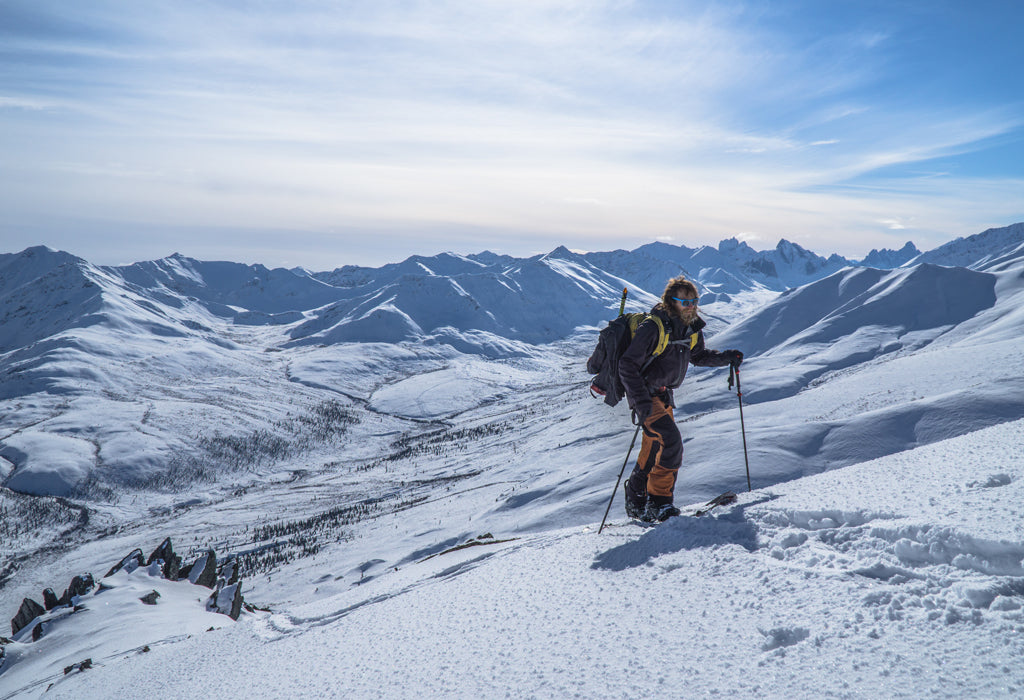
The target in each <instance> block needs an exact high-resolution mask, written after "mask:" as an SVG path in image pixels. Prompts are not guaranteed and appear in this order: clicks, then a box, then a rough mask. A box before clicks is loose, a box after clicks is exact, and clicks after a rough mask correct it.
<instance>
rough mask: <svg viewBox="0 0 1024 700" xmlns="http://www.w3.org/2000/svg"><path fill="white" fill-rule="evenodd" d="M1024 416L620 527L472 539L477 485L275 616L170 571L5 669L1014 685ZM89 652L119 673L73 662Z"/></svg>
mask: <svg viewBox="0 0 1024 700" xmlns="http://www.w3.org/2000/svg"><path fill="white" fill-rule="evenodd" d="M1022 429H1024V425H1022V424H1021V423H1020V422H1017V423H1010V424H1006V425H1003V426H998V427H993V428H990V429H988V430H985V431H979V432H976V433H974V434H972V435H967V436H963V437H961V438H957V439H953V440H946V441H943V442H940V443H936V444H934V445H931V446H928V447H923V448H919V449H917V450H911V451H907V452H903V453H900V454H898V455H891V456H889V457H886V458H883V459H879V460H876V461H872V462H866V463H863V464H859V465H857V466H854V467H850V468H848V469H843V470H836V471H833V472H830V473H827V474H820V475H816V476H812V477H808V478H804V479H800V480H796V481H792V482H789V483H785V484H777V485H775V486H772V487H770V488H762V489H757V490H755V491H754V492H752V493H741V494H740V498H739V501H738V502H737V503H736V504H735V505H732V506H725V507H722V508H720V509H719V510H717V511H715V512H714V513H713V514H711V515H708V516H703V517H701V518H694V517H689V516H686V515H684V516H682V517H679V518H674V519H672V520H670V521H669V522H667V523H664V524H662V525H659V526H657V527H650V528H648V527H641V526H638V525H637V524H635V523H631V522H629V521H627V520H626V519H625V518H624V516H622V514H621V513H618V512H617V513H616V514H615V515H614V516H613V517H612V518H611V522H610V525H609V526H608V527H607V528H606V529H605V530H604V532H603V533H602V534H601V535H598V534H597V529H598V528H597V524H598V522H599V520H600V512H601V509H600V508H599V507H598V508H595V509H594V512H593V513H592V515H591V518H590V520H589V521H587V522H586V523H581V524H575V525H568V524H566V523H565V521H564V519H553V520H552V521H551V522H549V523H548V526H547V527H546V528H545V529H544V530H542V531H534V532H527V531H522V530H518V529H516V528H514V527H512V526H511V521H495V520H493V519H492V520H491V522H490V523H488V524H489V525H498V524H500V523H501V522H504V523H507V524H505V525H502V526H501V527H498V528H494V529H493V530H492V529H488V530H487V531H486V532H484V531H481V530H479V529H476V526H477V525H479V524H480V522H479V521H480V519H481V517H480V511H479V509H476V510H470V511H467V512H468V513H472V519H471V521H470V520H464V519H460V523H459V524H460V525H468V527H469V530H468V531H463V532H461V533H459V534H455V535H454V536H453V530H452V529H451V528H445V527H444V523H445V522H446V521H449V520H453V519H454V513H453V512H452V511H453V508H457V507H458V504H460V503H461V502H463V501H467V500H469V501H474V504H475V505H477V506H479V504H481V503H485V502H486V501H487V500H488V499H489V498H491V497H492V494H491V493H490V492H487V491H486V489H480V488H478V489H475V490H469V489H465V490H463V491H462V492H461V493H460V494H459V498H457V499H452V498H441V499H439V500H437V501H436V502H433V503H429V502H428V503H424V504H421V505H419V506H415V510H413V511H406V512H405V513H404V514H403V515H404V517H403V518H402V519H392V518H382V519H380V520H379V521H377V522H368V523H364V524H363V525H362V527H363V528H364V529H365V536H364V538H362V539H354V540H350V541H346V542H344V543H341V544H339V545H338V546H337V547H336V548H335V549H334V556H323V554H321V556H320V557H318V559H317V561H316V562H314V563H309V564H307V566H305V567H299V566H292V567H289V568H288V569H287V572H288V573H287V575H286V574H285V572H284V571H281V572H278V573H275V575H274V577H273V578H274V582H273V583H272V582H270V581H269V580H260V579H255V580H254V582H253V583H254V588H253V589H252V590H246V592H245V595H246V599H247V600H249V601H255V602H257V605H258V607H257V608H256V609H253V610H252V611H248V612H245V613H243V614H242V616H241V618H240V619H239V621H238V622H237V623H236V624H226V625H225V624H224V623H223V622H222V623H220V624H217V622H216V620H215V618H211V617H202V616H200V615H199V614H198V613H197V611H196V607H197V604H196V600H195V597H194V596H193V597H192V598H191V599H190V598H189V597H186V596H181V595H179V592H178V590H177V588H174V587H172V586H171V585H169V584H163V588H160V592H161V597H160V598H159V599H158V600H157V605H156V606H155V607H144V606H143V605H142V604H139V603H138V601H137V599H138V597H139V596H140V595H141V594H142V593H144V592H145V591H148V590H149V589H150V587H151V585H152V584H151V582H150V580H149V579H147V577H146V576H145V574H144V573H142V574H136V576H135V578H129V577H122V579H121V580H119V581H118V583H119V584H120V586H121V588H120V589H116V590H113V591H110V592H109V593H103V594H98V595H97V596H96V598H95V600H90V601H88V602H89V603H90V606H89V610H88V611H83V612H82V613H81V614H75V615H68V616H67V617H66V618H62V619H61V621H60V625H59V626H55V627H54V632H53V634H50V635H43V636H42V637H41V638H40V639H39V640H37V641H35V642H31V643H29V642H27V641H26V640H25V639H23V638H19V640H18V642H16V643H13V644H12V645H10V647H9V648H10V649H11V654H10V655H11V659H10V660H9V661H8V662H7V664H6V665H4V666H0V679H2V681H3V682H4V683H5V685H4V690H8V689H9V695H8V696H7V697H20V696H21V695H22V694H27V693H32V694H36V693H38V692H41V691H42V690H43V688H44V687H45V686H44V685H43V684H51V683H52V687H49V689H48V691H47V692H46V696H47V697H53V698H65V697H68V698H70V697H76V698H77V697H124V696H128V695H130V694H132V693H137V692H138V688H139V683H140V682H141V681H140V679H145V681H144V682H145V683H146V685H147V687H151V688H152V687H157V688H159V687H165V688H174V689H175V693H176V694H180V695H183V696H193V695H198V694H213V695H217V696H246V697H259V696H266V695H274V696H281V697H323V696H330V695H339V694H342V695H345V696H348V697H385V698H391V697H394V698H401V697H411V696H424V697H462V696H466V697H470V696H472V697H493V696H503V695H509V694H511V695H515V696H524V697H574V696H581V697H657V696H659V695H660V694H664V693H665V692H666V691H665V689H666V688H669V689H678V688H683V689H685V691H684V694H685V695H686V696H687V697H717V696H719V695H722V694H726V695H728V696H729V697H734V698H742V699H747V698H751V699H752V698H763V697H766V696H767V697H806V696H808V695H811V696H814V697H893V698H918V697H922V696H927V697H951V698H952V697H956V698H961V697H979V698H989V697H1015V696H1017V695H1019V694H1020V693H1021V692H1022V691H1024V669H1022V667H1021V665H1020V663H1019V661H1020V658H1021V655H1022V654H1024V527H1022V525H1021V523H1022V522H1024V521H1022V516H1024V510H1022V508H1024V507H1022V504H1024V461H1022V457H1024V452H1022V450H1024V442H1022V439H1021V435H1022V434H1024V432H1022ZM549 468H550V466H549ZM993 470H998V471H996V472H993ZM993 477H997V478H993ZM989 483H991V484H993V485H992V486H986V485H985V484H989ZM605 486H607V484H605ZM535 493H536V490H535V489H534V490H530V491H526V492H525V493H523V494H521V496H520V497H518V500H519V501H521V504H520V505H519V506H518V508H517V510H519V511H520V512H523V511H526V510H529V509H531V508H537V507H538V506H537V504H538V503H539V502H540V501H541V500H542V499H541V498H532V496H533V495H534V494H535ZM528 496H529V497H528ZM684 505H685V504H684ZM692 508H693V506H689V507H687V508H686V509H685V510H686V511H692ZM411 512H415V513H417V514H418V515H419V517H418V518H416V523H417V524H416V525H415V526H407V527H401V523H408V521H409V520H410V517H409V514H410V513H411ZM504 512H505V513H506V514H507V511H504ZM399 530H403V531H405V532H399ZM408 531H413V532H417V533H419V536H417V537H413V538H411V539H410V538H409V536H408V535H407V534H406V532H408ZM482 532H484V534H481V533H482ZM470 533H472V534H470ZM115 551H116V550H115ZM93 557H94V558H99V557H100V554H98V553H96V554H93ZM158 583H159V582H158ZM187 585H189V584H181V586H178V588H181V589H182V590H185V586H187ZM118 590H120V591H122V593H124V595H122V596H121V597H118ZM273 591H276V592H277V595H276V596H275V598H274V599H273V600H269V599H268V596H270V595H271V592H273ZM127 593H131V594H132V596H133V597H131V596H129V595H127ZM103 595H111V596H112V597H111V604H110V605H109V606H106V607H103V606H100V605H98V604H97V603H100V602H101V601H102V596H103ZM264 602H266V603H269V608H270V609H259V608H264V607H266V606H264V605H260V603H264ZM144 618H150V619H162V620H165V622H164V623H163V624H162V625H154V626H145V627H144V626H141V625H134V624H133V623H134V622H135V621H136V620H141V619H144ZM200 621H202V623H203V625H204V627H203V628H199V627H198V623H199V622H200ZM206 626H213V627H214V629H212V630H208V631H206V632H201V631H199V630H200V629H205V628H206ZM107 631H111V632H114V633H113V634H110V633H105V632H107ZM92 635H102V636H101V638H100V639H97V640H95V641H92V640H90V637H91V636H92ZM65 648H67V649H70V650H74V653H75V654H77V655H76V656H74V657H73V658H70V659H66V658H64V656H62V650H63V649H65ZM89 648H96V649H98V651H97V652H95V653H94V656H93V660H94V661H100V663H99V664H96V666H97V667H95V668H91V669H89V670H84V671H83V670H80V669H77V668H72V670H71V671H70V672H69V673H67V674H62V673H61V672H60V669H61V668H63V667H66V666H67V665H68V664H69V663H73V662H75V661H80V660H81V656H82V655H83V653H82V652H83V651H84V650H86V649H89ZM147 649H150V650H152V652H147V651H145V650H147ZM631 649H648V650H651V649H654V650H656V652H657V653H638V654H628V653H627V654H626V656H628V659H627V661H628V672H627V670H625V669H626V666H624V661H623V658H624V656H623V654H624V651H623V650H631ZM30 652H31V653H30ZM666 659H670V660H671V661H670V662H666ZM47 669H50V670H49V671H47ZM737 669H740V670H741V672H737ZM808 689H811V690H810V691H808ZM671 692H672V693H676V692H677V691H675V690H672V691H671ZM0 697H4V696H3V695H0Z"/></svg>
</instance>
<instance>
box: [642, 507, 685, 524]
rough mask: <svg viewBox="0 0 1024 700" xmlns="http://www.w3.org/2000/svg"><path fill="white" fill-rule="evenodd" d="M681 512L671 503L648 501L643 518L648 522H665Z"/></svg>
mask: <svg viewBox="0 0 1024 700" xmlns="http://www.w3.org/2000/svg"><path fill="white" fill-rule="evenodd" d="M681 512H682V511H681V510H679V509H678V508H676V507H675V506H674V505H672V504H671V503H648V504H647V509H646V510H645V511H644V515H643V517H642V518H641V520H643V521H644V522H646V523H663V522H665V521H666V520H668V519H669V518H673V517H675V516H677V515H679V514H680V513H681Z"/></svg>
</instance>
